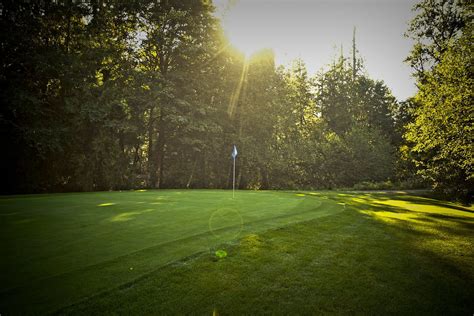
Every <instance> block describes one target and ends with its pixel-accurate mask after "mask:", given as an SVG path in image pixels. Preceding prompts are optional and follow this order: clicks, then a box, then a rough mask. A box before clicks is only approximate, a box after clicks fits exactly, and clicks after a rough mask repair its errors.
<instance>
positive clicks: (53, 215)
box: [0, 190, 344, 313]
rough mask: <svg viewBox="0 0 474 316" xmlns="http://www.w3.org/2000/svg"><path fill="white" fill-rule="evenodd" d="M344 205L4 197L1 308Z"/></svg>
mask: <svg viewBox="0 0 474 316" xmlns="http://www.w3.org/2000/svg"><path fill="white" fill-rule="evenodd" d="M343 209H344V208H343V206H342V205H339V204H337V203H336V202H334V201H331V200H328V199H327V198H320V197H317V196H315V195H312V194H302V193H296V192H274V191H263V192H255V191H239V192H237V194H236V196H235V199H233V198H232V192H229V191H223V190H214V191H213V190H192V191H189V190H188V191H182V190H181V191H179V190H161V191H156V190H154V191H146V190H139V191H126V192H96V193H71V194H52V195H32V196H18V197H3V198H1V199H0V216H1V240H2V241H1V243H2V245H1V248H2V261H1V269H2V277H1V282H2V285H3V286H2V290H1V291H2V293H1V296H2V300H1V305H0V311H5V312H8V311H15V312H18V311H22V312H42V313H44V312H51V311H54V310H56V309H58V308H61V307H64V306H68V305H70V304H73V303H75V302H77V301H79V300H81V299H84V298H86V297H90V296H93V295H96V294H98V293H100V292H103V291H106V290H110V289H111V288H115V287H117V286H119V285H121V284H124V283H126V282H130V281H132V280H135V279H137V278H139V277H140V276H142V275H144V274H147V273H150V272H151V271H154V270H156V269H158V268H160V267H162V266H163V265H165V264H167V263H169V262H173V261H176V260H179V259H182V258H184V257H188V256H190V255H193V254H195V253H197V252H202V251H212V250H215V249H214V247H215V246H217V245H219V244H222V243H225V242H229V241H232V240H236V239H238V238H239V237H242V236H244V235H246V234H249V233H255V232H259V231H262V230H266V229H269V228H274V227H279V226H283V225H288V224H290V223H292V222H297V221H303V220H309V219H313V218H317V217H321V216H326V215H331V214H335V213H337V212H340V211H342V210H343ZM45 288H47V289H48V290H46V291H45ZM25 302H28V304H25Z"/></svg>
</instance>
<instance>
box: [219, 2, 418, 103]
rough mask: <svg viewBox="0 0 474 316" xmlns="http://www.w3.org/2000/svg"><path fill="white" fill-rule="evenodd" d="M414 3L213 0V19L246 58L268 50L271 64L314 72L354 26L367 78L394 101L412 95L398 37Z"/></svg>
mask: <svg viewBox="0 0 474 316" xmlns="http://www.w3.org/2000/svg"><path fill="white" fill-rule="evenodd" d="M415 3H416V1H414V0H352V1H351V0H214V4H215V6H216V8H217V10H216V11H217V12H216V15H217V16H218V17H219V18H220V19H221V20H222V25H223V28H224V31H225V33H226V35H227V37H228V38H229V39H230V41H231V43H232V44H233V45H235V46H236V47H237V48H238V49H240V50H241V51H243V52H244V53H246V54H247V55H250V54H251V53H253V52H255V51H257V50H259V49H262V48H272V49H273V50H274V52H275V56H276V62H277V63H278V64H284V65H287V64H289V63H290V62H291V60H293V59H295V58H301V59H302V60H304V61H305V63H306V65H307V67H308V69H309V71H310V73H316V72H317V71H319V70H320V69H321V67H324V66H325V65H327V64H329V63H330V62H331V61H332V60H333V57H334V56H336V55H339V52H340V47H341V44H342V46H343V49H344V53H345V54H346V55H349V54H350V50H351V47H352V30H353V27H354V26H355V27H356V28H357V31H356V40H357V46H358V50H359V52H360V55H361V56H362V57H363V58H364V60H365V66H366V69H367V71H368V73H369V75H370V76H371V77H372V78H374V79H383V80H384V81H385V83H386V84H387V85H388V86H389V87H390V88H391V89H392V92H393V94H394V96H395V97H397V98H398V99H399V100H404V99H406V98H407V97H409V96H412V95H413V94H414V93H415V91H416V88H415V85H414V80H413V78H412V77H411V70H410V67H409V66H408V65H406V64H405V63H403V60H404V59H405V57H406V56H407V55H408V52H409V51H410V48H411V46H412V42H411V41H410V40H409V39H407V38H405V37H404V36H403V33H404V32H405V31H406V29H407V23H408V21H410V20H411V18H412V17H413V16H414V13H413V12H412V11H411V8H412V6H413V5H414V4H415Z"/></svg>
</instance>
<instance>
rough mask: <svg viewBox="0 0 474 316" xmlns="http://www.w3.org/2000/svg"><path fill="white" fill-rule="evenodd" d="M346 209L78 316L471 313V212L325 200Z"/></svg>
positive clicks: (175, 271) (179, 268) (148, 281)
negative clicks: (96, 315)
mask: <svg viewBox="0 0 474 316" xmlns="http://www.w3.org/2000/svg"><path fill="white" fill-rule="evenodd" d="M325 195H326V196H328V197H329V198H330V199H332V200H334V201H336V202H338V203H341V202H342V203H346V204H347V208H346V209H345V211H344V212H341V213H338V214H335V215H333V216H327V217H322V218H319V219H315V220H311V221H307V222H303V223H297V224H294V225H290V226H286V227H283V228H279V229H274V230H269V231H266V232H263V233H261V234H259V233H256V234H248V235H246V236H245V237H244V238H242V239H241V240H240V242H239V243H238V244H234V245H223V247H224V248H225V249H226V250H227V251H228V252H229V256H228V257H227V258H225V259H221V260H216V259H215V258H213V257H212V256H211V255H210V254H208V253H203V254H201V255H198V256H195V257H192V258H188V259H186V260H182V261H177V262H175V263H173V264H170V265H167V266H166V267H164V268H162V269H159V270H158V271H155V272H154V273H151V274H149V275H148V276H146V277H143V278H141V279H139V280H136V281H134V282H130V283H129V284H126V285H124V286H121V287H120V288H118V289H113V290H111V291H110V292H109V293H104V294H102V295H99V296H97V297H94V298H91V299H89V300H86V301H84V302H82V303H81V304H78V305H74V306H70V307H69V308H67V309H65V310H62V311H61V312H62V313H71V312H72V313H79V314H107V313H121V314H128V313H131V314H207V315H210V314H211V313H212V312H213V311H217V313H220V314H222V315H225V314H261V313H266V314H269V313H271V314H274V313H276V314H287V315H295V314H315V313H324V314H328V313H332V314H386V313H396V314H417V315H418V314H430V315H432V314H443V315H444V314H460V315H471V314H472V312H473V311H474V283H473V282H474V281H473V280H474V249H473V245H474V237H473V236H474V212H473V209H472V208H464V207H460V206H457V205H454V204H449V203H444V202H440V201H436V200H430V199H426V198H422V197H414V196H407V195H396V194H350V193H347V194H325Z"/></svg>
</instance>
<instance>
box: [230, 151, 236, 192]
mask: <svg viewBox="0 0 474 316" xmlns="http://www.w3.org/2000/svg"><path fill="white" fill-rule="evenodd" d="M231 156H232V158H233V159H234V169H233V172H232V198H235V157H237V147H236V146H235V145H234V148H233V149H232V155H231Z"/></svg>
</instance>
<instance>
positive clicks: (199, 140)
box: [0, 1, 398, 192]
mask: <svg viewBox="0 0 474 316" xmlns="http://www.w3.org/2000/svg"><path fill="white" fill-rule="evenodd" d="M0 23H1V25H2V30H4V32H2V35H1V37H0V40H1V49H2V54H1V57H0V58H1V67H2V68H1V72H0V73H1V76H0V84H1V88H2V89H1V95H0V96H1V100H2V103H3V104H5V106H4V107H2V109H1V120H0V128H1V131H2V133H3V135H5V137H3V139H2V146H3V147H4V148H8V149H9V150H8V153H6V154H5V155H4V158H5V161H6V162H5V163H4V164H3V165H2V168H4V173H5V174H6V180H5V181H4V182H3V183H2V186H3V187H2V192H50V191H93V190H114V189H115V190H116V189H125V188H143V187H148V188H176V187H178V188H229V187H231V179H232V177H231V175H232V172H231V171H232V162H231V160H230V159H229V153H230V149H231V147H232V145H233V144H236V145H237V147H238V148H239V157H238V159H237V166H236V167H237V170H236V171H237V185H238V187H239V188H254V189H256V188H261V189H271V188H305V187H321V188H326V187H337V186H341V185H343V186H347V185H353V184H354V183H357V182H360V181H366V180H373V181H379V180H382V178H383V179H385V178H387V177H391V176H392V169H393V168H392V165H393V157H394V154H393V153H394V150H393V149H392V148H391V146H392V145H394V144H396V142H397V135H398V134H397V132H396V130H395V127H394V117H393V115H394V113H395V112H394V109H396V107H397V104H396V101H395V99H394V98H393V96H391V94H390V91H389V89H388V88H387V87H386V86H385V85H384V84H383V82H378V81H374V80H372V79H370V78H369V77H368V76H367V75H365V74H363V71H364V68H363V64H362V61H361V60H360V58H359V57H358V56H357V55H356V46H355V44H356V43H355V39H354V45H353V50H354V54H353V58H352V63H353V65H350V64H349V62H348V60H347V59H345V58H344V57H343V56H341V57H340V58H339V59H338V60H337V61H335V62H334V63H333V65H332V66H330V67H329V69H328V70H326V71H322V72H321V73H320V74H319V75H317V76H316V77H314V78H312V77H310V75H309V74H308V72H307V70H306V67H305V65H304V63H303V62H302V61H301V60H296V61H295V62H294V63H293V65H292V66H290V67H288V69H285V68H284V67H280V68H276V67H275V61H274V54H273V52H272V51H270V50H263V51H260V52H257V53H256V54H254V55H253V56H251V57H250V58H248V59H246V58H244V56H242V55H241V54H240V53H238V52H236V51H235V50H234V49H233V48H232V47H231V46H230V44H229V43H228V41H227V40H226V39H225V37H224V36H223V32H222V30H221V29H220V27H219V23H218V21H217V20H216V18H215V17H214V16H213V7H212V6H211V5H210V4H209V3H208V2H205V1H184V2H183V1H163V2H156V1H145V2H143V3H140V5H138V3H135V2H127V3H125V2H123V3H122V2H115V1H101V2H96V1H90V2H88V1H86V2H62V1H60V2H51V3H50V2H38V3H35V4H34V5H30V3H29V2H25V1H5V2H4V3H2V13H1V14H0ZM384 168H385V169H384ZM371 172H373V174H370V173H371Z"/></svg>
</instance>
